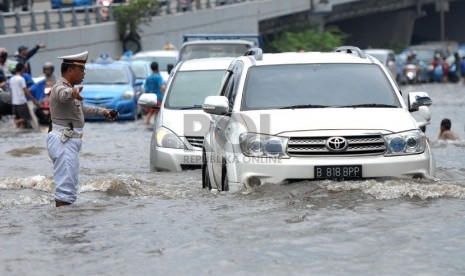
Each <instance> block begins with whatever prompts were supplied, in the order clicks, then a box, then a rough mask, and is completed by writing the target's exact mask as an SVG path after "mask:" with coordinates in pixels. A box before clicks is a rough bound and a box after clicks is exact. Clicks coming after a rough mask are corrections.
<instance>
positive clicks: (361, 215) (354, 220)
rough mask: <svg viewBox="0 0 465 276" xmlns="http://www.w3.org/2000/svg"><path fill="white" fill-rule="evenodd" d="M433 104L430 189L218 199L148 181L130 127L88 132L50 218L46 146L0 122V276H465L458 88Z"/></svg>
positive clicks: (310, 186) (357, 186) (353, 186)
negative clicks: (445, 134)
mask: <svg viewBox="0 0 465 276" xmlns="http://www.w3.org/2000/svg"><path fill="white" fill-rule="evenodd" d="M402 91H403V93H404V95H406V94H407V93H408V92H410V91H425V92H428V93H430V96H431V97H432V99H433V101H434V104H433V106H432V107H431V108H430V110H431V114H432V124H431V125H430V126H428V128H427V130H426V133H427V135H428V136H429V138H430V139H431V141H432V142H433V144H434V146H435V147H434V148H433V152H434V155H435V157H436V162H437V179H433V180H392V179H391V180H378V181H375V180H366V181H354V182H333V181H321V182H309V181H304V182H298V183H292V184H288V185H264V186H262V187H260V188H258V189H256V190H253V191H238V192H235V193H213V192H209V191H206V190H202V188H201V177H200V170H194V171H187V172H182V173H167V172H163V173H152V172H150V171H149V161H148V154H149V142H150V136H151V132H150V131H149V130H147V129H146V127H145V126H144V125H143V124H142V122H141V121H139V122H136V123H134V122H126V123H113V124H110V123H88V124H86V127H85V137H84V143H83V148H82V151H81V170H80V171H81V173H80V178H81V190H80V194H79V197H78V201H77V202H76V204H75V205H73V206H71V207H63V208H55V207H54V202H53V178H52V163H51V161H50V159H49V157H48V154H47V150H46V146H45V134H44V133H35V132H24V131H19V130H17V129H15V128H14V127H13V125H12V122H11V121H3V122H2V123H1V124H0V275H464V274H465V262H464V260H465V200H464V199H465V155H464V153H465V147H463V145H462V144H448V143H435V142H434V140H436V137H437V134H438V129H439V122H440V121H441V119H442V118H444V117H448V118H450V119H451V120H452V129H453V130H455V131H456V132H457V134H458V135H459V136H460V137H461V138H462V140H464V141H465V132H464V116H463V114H462V112H463V110H464V108H463V105H464V104H465V86H461V85H457V84H447V85H441V84H429V85H422V86H405V87H402Z"/></svg>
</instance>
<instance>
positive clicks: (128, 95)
mask: <svg viewBox="0 0 465 276" xmlns="http://www.w3.org/2000/svg"><path fill="white" fill-rule="evenodd" d="M132 98H134V91H132V90H129V91H126V92H124V94H123V96H122V97H121V99H123V100H128V99H132Z"/></svg>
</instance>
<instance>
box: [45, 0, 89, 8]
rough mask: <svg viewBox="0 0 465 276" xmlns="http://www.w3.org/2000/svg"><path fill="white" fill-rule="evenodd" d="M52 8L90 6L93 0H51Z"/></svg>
mask: <svg viewBox="0 0 465 276" xmlns="http://www.w3.org/2000/svg"><path fill="white" fill-rule="evenodd" d="M50 3H51V5H52V9H61V8H72V7H86V6H88V7H90V6H93V5H94V3H93V0H50Z"/></svg>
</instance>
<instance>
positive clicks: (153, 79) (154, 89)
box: [144, 61, 165, 125]
mask: <svg viewBox="0 0 465 276" xmlns="http://www.w3.org/2000/svg"><path fill="white" fill-rule="evenodd" d="M150 68H151V69H152V74H151V75H150V76H149V77H148V78H147V80H146V81H145V86H144V88H145V92H146V93H154V94H156V95H157V99H158V108H148V109H147V116H146V117H145V123H146V124H147V125H149V124H150V117H152V114H155V117H156V116H157V114H158V110H159V108H160V106H161V101H162V99H163V93H164V92H165V86H164V85H163V78H162V77H161V75H160V72H159V70H158V63H157V62H155V61H154V62H152V63H151V64H150Z"/></svg>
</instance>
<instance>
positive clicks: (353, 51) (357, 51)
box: [333, 46, 366, 58]
mask: <svg viewBox="0 0 465 276" xmlns="http://www.w3.org/2000/svg"><path fill="white" fill-rule="evenodd" d="M333 52H338V53H347V54H357V55H358V57H359V58H366V55H365V53H363V51H362V50H360V48H358V47H355V46H340V47H336V48H334V49H333Z"/></svg>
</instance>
